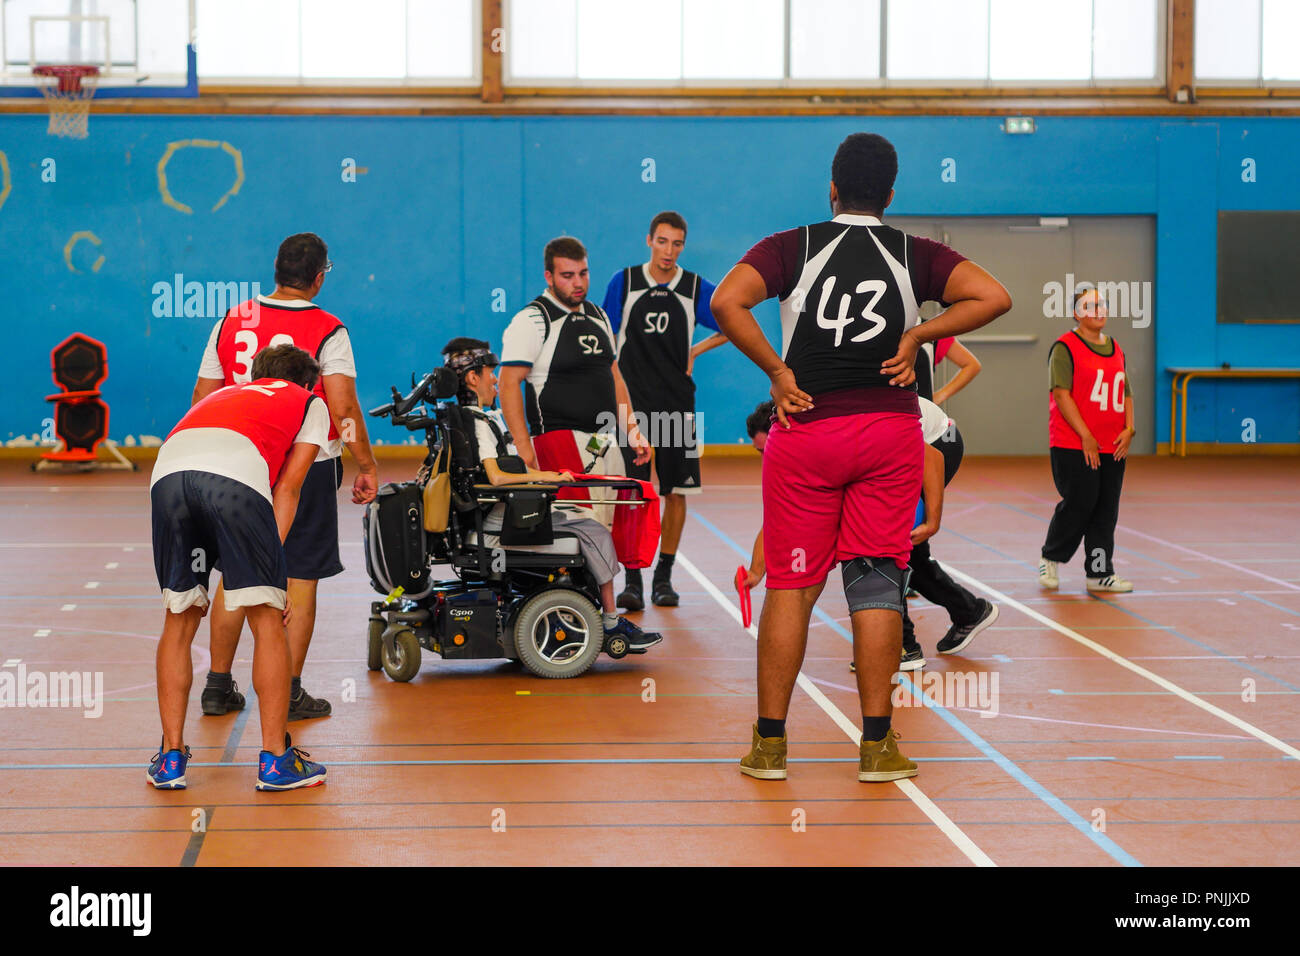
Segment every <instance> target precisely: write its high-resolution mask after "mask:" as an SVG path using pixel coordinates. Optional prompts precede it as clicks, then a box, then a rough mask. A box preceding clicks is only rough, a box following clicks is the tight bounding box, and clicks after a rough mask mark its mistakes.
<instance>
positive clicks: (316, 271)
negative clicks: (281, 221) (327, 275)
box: [275, 232, 329, 289]
mask: <svg viewBox="0 0 1300 956" xmlns="http://www.w3.org/2000/svg"><path fill="white" fill-rule="evenodd" d="M328 261H329V250H328V249H327V248H326V247H325V241H324V240H323V239H321V237H320V236H318V235H316V233H314V232H300V233H297V234H296V235H293V236H290V237H289V238H288V239H286V240H284V242H282V243H280V251H279V252H277V253H276V254H275V284H276V285H281V286H285V287H287V288H290V289H307V288H310V287H311V284H312V283H313V282H315V281H316V276H318V275H320V273H322V272H324V271H325V263H327V262H328Z"/></svg>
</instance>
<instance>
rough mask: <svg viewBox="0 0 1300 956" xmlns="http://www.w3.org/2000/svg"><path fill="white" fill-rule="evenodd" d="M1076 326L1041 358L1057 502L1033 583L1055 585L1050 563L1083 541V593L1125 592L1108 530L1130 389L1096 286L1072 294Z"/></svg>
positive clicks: (1128, 422)
mask: <svg viewBox="0 0 1300 956" xmlns="http://www.w3.org/2000/svg"><path fill="white" fill-rule="evenodd" d="M1074 317H1075V321H1076V322H1077V323H1078V324H1077V325H1076V326H1075V327H1074V329H1073V330H1071V331H1069V332H1066V333H1065V334H1064V335H1062V336H1061V337H1060V338H1059V339H1057V340H1056V342H1055V343H1054V344H1053V345H1052V350H1051V352H1050V353H1049V354H1048V367H1049V369H1050V382H1051V397H1050V399H1049V408H1050V412H1049V419H1048V436H1049V440H1050V442H1051V458H1052V479H1053V481H1055V483H1056V490H1057V491H1058V492H1060V495H1061V501H1060V503H1059V504H1058V505H1057V506H1056V512H1055V514H1053V515H1052V521H1051V524H1050V525H1048V528H1047V540H1046V541H1045V542H1044V543H1043V551H1042V555H1041V557H1040V559H1039V562H1038V583H1039V584H1041V585H1042V586H1043V587H1044V588H1047V589H1049V590H1056V588H1058V587H1060V576H1059V572H1058V568H1057V565H1058V564H1059V563H1060V562H1062V561H1069V560H1070V559H1071V558H1072V557H1074V552H1075V551H1077V550H1078V548H1079V542H1080V541H1083V544H1084V551H1085V554H1084V563H1085V565H1086V568H1087V576H1088V590H1089V591H1113V592H1126V591H1132V590H1133V584H1132V582H1130V581H1126V580H1125V579H1124V578H1121V577H1119V576H1118V575H1117V574H1115V567H1114V564H1113V563H1112V557H1113V555H1114V551H1115V525H1116V523H1117V522H1118V521H1119V495H1120V489H1121V488H1122V487H1123V485H1124V464H1125V459H1126V458H1127V456H1128V449H1129V444H1130V442H1132V441H1133V435H1134V431H1133V401H1132V399H1133V392H1132V389H1131V388H1130V387H1129V384H1128V372H1127V370H1126V368H1125V364H1124V351H1123V350H1122V349H1121V348H1120V347H1119V343H1118V342H1116V341H1115V340H1114V339H1113V338H1111V337H1109V336H1108V335H1106V333H1105V332H1103V331H1102V329H1103V328H1105V326H1106V303H1105V302H1104V301H1103V300H1102V298H1101V295H1100V293H1098V292H1097V290H1096V289H1091V288H1089V289H1083V290H1080V291H1079V293H1078V294H1077V295H1076V296H1075V303H1074Z"/></svg>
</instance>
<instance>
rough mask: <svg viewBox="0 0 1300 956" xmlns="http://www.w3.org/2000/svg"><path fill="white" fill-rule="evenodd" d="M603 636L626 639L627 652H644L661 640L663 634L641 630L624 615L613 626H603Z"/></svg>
mask: <svg viewBox="0 0 1300 956" xmlns="http://www.w3.org/2000/svg"><path fill="white" fill-rule="evenodd" d="M605 637H606V638H610V637H621V638H623V639H624V640H625V641H627V652H628V653H629V654H644V653H645V652H646V651H648V650H650V648H652V647H654V646H655V645H656V644H660V643H662V642H663V639H664V636H663V635H662V634H657V633H655V632H654V631H643V630H641V628H639V627H637V626H636V625H635V624H633V623H632V622H631V621H629V620H628V619H627V618H625V617H620V618H619V619H618V623H617V624H615V625H614V626H613V627H607V628H605Z"/></svg>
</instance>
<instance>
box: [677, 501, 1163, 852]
mask: <svg viewBox="0 0 1300 956" xmlns="http://www.w3.org/2000/svg"><path fill="white" fill-rule="evenodd" d="M690 513H691V515H692V517H694V518H695V519H696V520H697V521H699V522H701V523H702V524H703V525H704V526H705V527H706V528H708V529H709V530H710V531H712V532H713V533H714V534H715V535H717V536H718V537H719V538H721V539H722V540H723V541H725V542H726V543H727V544H729V545H730V546H731V548H732V550H734V551H737V552H739V553H740V554H741V556H742V557H745V558H748V557H749V555H747V554H745V552H743V551H741V550H740V547H739V546H738V545H737V544H736V543H735V542H734V541H732V540H731V539H730V538H729V537H728V536H727V535H726V533H725V532H723V531H722V529H721V528H719V527H718V526H717V525H715V524H714V523H713V522H711V521H709V520H708V519H707V518H704V517H702V516H701V515H700V513H699V511H698V510H695V509H692V510H691V512H690ZM813 614H815V615H817V617H818V618H820V619H821V620H822V621H823V622H824V623H825V624H827V625H829V626H830V628H831V629H832V630H834V631H835V632H836V633H837V634H839V635H840V636H841V637H843V638H844V639H845V640H847V641H848V642H849V643H850V644H851V643H853V635H852V634H851V633H849V631H848V630H846V629H845V628H844V627H843V626H842V625H841V624H840V623H839V622H838V621H836V620H835V619H834V618H833V617H831V616H830V615H829V614H827V613H826V612H825V611H823V610H822V609H821V608H820V607H818V606H817V605H814V606H813ZM899 683H900V684H904V685H906V686H907V687H908V688H909V689H910V690H911V691H912V693H913V694H914V695H915V696H917V697H922V696H924V695H923V694H922V692H921V690H920V689H919V688H918V687H917V686H916V685H915V684H913V683H912V681H911V680H910V679H909V678H908V676H907V674H906V673H904V672H902V671H900V672H899ZM927 709H928V710H930V711H932V712H934V713H935V714H938V715H939V717H941V718H942V719H943V721H944V722H945V723H947V724H948V726H950V727H951V728H952V729H953V730H955V731H957V733H959V734H961V735H962V736H963V737H965V738H966V739H967V740H968V741H969V742H970V743H971V744H972V745H973V746H974V747H975V749H976V750H978V751H979V752H980V753H982V754H983V755H984V756H985V757H987V758H988V759H989V760H992V761H993V762H994V763H995V764H997V765H998V767H999V768H1000V769H1001V770H1002V771H1004V772H1005V773H1006V774H1008V775H1009V776H1011V777H1012V778H1013V779H1015V780H1016V781H1017V782H1018V783H1020V785H1021V786H1023V787H1024V788H1025V789H1027V790H1028V791H1029V792H1030V793H1032V794H1034V796H1036V797H1038V799H1039V800H1041V801H1043V802H1044V803H1045V804H1047V805H1048V806H1049V807H1051V808H1052V809H1053V810H1055V811H1056V812H1057V813H1058V814H1059V815H1060V816H1061V817H1062V818H1063V819H1064V820H1065V821H1066V822H1067V823H1069V824H1070V825H1071V826H1072V827H1074V828H1075V829H1076V830H1078V831H1079V832H1080V833H1082V834H1083V835H1084V836H1086V837H1088V839H1090V840H1092V842H1093V843H1095V844H1097V846H1098V847H1100V848H1101V849H1102V850H1104V851H1105V852H1106V853H1107V854H1108V855H1109V856H1110V857H1111V859H1113V860H1115V861H1116V862H1118V863H1121V864H1123V865H1124V866H1141V865H1142V864H1141V863H1139V862H1138V861H1137V859H1136V858H1134V857H1133V856H1132V855H1131V854H1129V852H1128V851H1127V850H1125V849H1124V848H1123V847H1121V846H1119V844H1117V843H1116V842H1115V841H1114V840H1112V839H1111V838H1110V837H1108V836H1106V834H1104V833H1098V832H1097V831H1095V830H1094V829H1093V828H1092V824H1091V823H1089V822H1088V821H1087V820H1085V819H1084V818H1083V817H1081V816H1080V815H1079V814H1078V813H1077V812H1075V810H1074V809H1073V808H1071V807H1070V806H1069V805H1068V804H1066V803H1065V802H1064V801H1063V800H1061V798H1060V797H1058V796H1056V794H1054V793H1052V792H1051V791H1050V790H1048V789H1047V788H1046V787H1044V786H1043V785H1042V784H1041V783H1039V782H1038V781H1037V780H1035V779H1034V778H1033V777H1031V776H1029V774H1027V773H1025V771H1024V770H1022V769H1021V768H1020V767H1019V766H1018V765H1017V764H1016V763H1015V762H1014V761H1012V760H1011V759H1009V758H1008V757H1007V756H1006V755H1005V754H1003V753H1002V752H1001V751H999V750H997V749H996V748H995V747H994V746H993V745H992V744H990V743H989V742H988V741H987V740H985V739H984V738H983V737H981V736H980V735H979V734H977V733H975V731H973V730H971V728H970V727H968V726H966V724H964V723H963V722H962V721H961V720H960V719H958V717H957V716H956V715H955V714H953V713H952V712H951V711H949V710H948V709H947V708H945V707H941V706H939V705H938V704H934V705H932V706H930V707H928V708H927Z"/></svg>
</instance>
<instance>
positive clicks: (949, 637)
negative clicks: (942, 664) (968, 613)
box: [939, 598, 998, 654]
mask: <svg viewBox="0 0 1300 956" xmlns="http://www.w3.org/2000/svg"><path fill="white" fill-rule="evenodd" d="M979 608H980V615H979V617H977V618H976V619H975V623H973V624H963V625H962V626H960V627H958V626H957V625H956V624H954V625H953V626H952V627H950V628H948V633H947V634H945V635H944V636H943V640H941V641H940V642H939V653H940V654H957V653H959V652H960V651H962V650H963V649H964V648H965V647H966V645H967V644H969V643H970V642H971V641H973V640H975V636H976V635H977V634H979V632H980V631H982V630H984V629H985V628H986V627H988V626H989V625H990V624H992V623H993V622H994V621H996V620H997V619H998V606H997V605H996V604H994V603H993V602H992V601H986V600H985V599H984V598H980V600H979Z"/></svg>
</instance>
